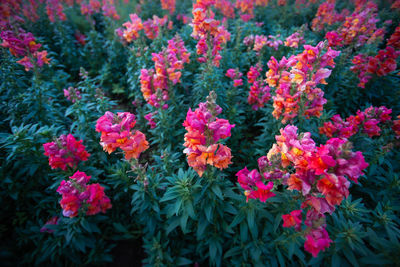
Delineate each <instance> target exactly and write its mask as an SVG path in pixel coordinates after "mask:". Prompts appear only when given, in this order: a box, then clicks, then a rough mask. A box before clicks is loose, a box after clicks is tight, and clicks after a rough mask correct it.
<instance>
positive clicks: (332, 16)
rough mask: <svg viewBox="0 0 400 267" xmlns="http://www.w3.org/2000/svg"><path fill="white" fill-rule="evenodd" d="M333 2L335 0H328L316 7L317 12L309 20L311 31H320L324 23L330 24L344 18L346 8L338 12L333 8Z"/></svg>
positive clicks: (346, 11)
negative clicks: (310, 20)
mask: <svg viewBox="0 0 400 267" xmlns="http://www.w3.org/2000/svg"><path fill="white" fill-rule="evenodd" d="M335 2H336V0H328V1H325V2H323V3H322V4H321V5H320V6H319V7H318V11H317V14H316V15H315V18H314V19H313V20H312V22H311V23H312V25H311V28H312V30H313V31H322V30H323V29H324V27H325V25H332V24H334V23H336V22H340V21H343V20H344V17H345V14H346V13H348V10H343V11H342V13H341V14H339V13H338V12H337V11H336V10H335Z"/></svg>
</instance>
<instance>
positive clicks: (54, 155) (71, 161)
mask: <svg viewBox="0 0 400 267" xmlns="http://www.w3.org/2000/svg"><path fill="white" fill-rule="evenodd" d="M82 142H83V141H82V140H80V141H77V140H76V139H75V137H74V136H73V135H72V134H68V135H61V136H60V137H59V138H57V139H55V141H53V142H49V143H45V144H43V148H44V151H45V153H44V155H45V156H48V157H49V165H50V166H51V168H52V169H56V168H60V169H62V170H64V171H65V170H66V169H67V167H71V168H76V167H77V165H78V163H79V162H80V161H86V160H87V159H88V157H89V156H90V154H89V153H88V152H87V151H86V148H85V146H84V145H83V144H82Z"/></svg>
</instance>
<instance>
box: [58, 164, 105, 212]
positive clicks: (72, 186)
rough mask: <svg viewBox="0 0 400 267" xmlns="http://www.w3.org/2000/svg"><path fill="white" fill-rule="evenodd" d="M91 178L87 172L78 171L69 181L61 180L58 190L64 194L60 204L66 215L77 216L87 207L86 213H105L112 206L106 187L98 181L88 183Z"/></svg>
mask: <svg viewBox="0 0 400 267" xmlns="http://www.w3.org/2000/svg"><path fill="white" fill-rule="evenodd" d="M90 178H91V176H87V175H86V173H84V172H80V171H77V172H75V173H74V175H72V176H70V177H69V180H68V181H65V180H63V181H62V182H61V184H60V186H59V187H58V189H57V192H58V193H59V194H60V195H62V199H61V201H60V205H61V208H62V209H63V215H64V216H65V217H70V218H72V217H76V216H77V215H78V213H79V211H80V210H81V209H86V210H83V211H84V212H85V214H86V215H95V214H97V213H99V212H103V213H105V212H106V211H107V210H108V209H110V208H111V207H112V205H111V203H110V199H109V198H108V197H107V196H106V195H105V193H104V187H102V186H101V185H99V184H97V183H96V184H90V185H88V184H87V183H88V182H89V180H90Z"/></svg>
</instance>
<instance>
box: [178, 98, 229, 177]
mask: <svg viewBox="0 0 400 267" xmlns="http://www.w3.org/2000/svg"><path fill="white" fill-rule="evenodd" d="M221 111H222V109H221V107H220V106H218V105H217V104H216V94H215V93H214V92H213V91H212V92H210V95H209V96H208V97H207V102H205V103H200V104H199V108H197V109H196V110H195V111H192V110H191V109H189V110H188V112H187V115H186V120H185V121H184V123H183V126H184V127H185V129H186V131H187V133H186V134H185V143H184V144H183V145H184V146H185V147H186V149H185V150H184V151H183V152H184V153H185V154H186V155H187V159H188V164H189V166H191V167H192V168H193V169H194V170H195V171H196V172H197V173H198V174H199V176H200V177H201V176H202V175H203V173H204V171H205V170H206V167H207V164H208V165H211V166H214V167H216V168H219V169H225V168H227V167H228V165H229V164H231V163H232V162H231V158H232V155H231V150H230V149H229V148H228V147H227V146H225V145H222V144H217V142H218V141H219V140H221V139H226V138H228V137H229V136H231V129H232V128H233V127H235V125H232V124H230V123H229V121H228V120H225V119H220V118H217V117H216V116H217V115H218V114H220V113H221Z"/></svg>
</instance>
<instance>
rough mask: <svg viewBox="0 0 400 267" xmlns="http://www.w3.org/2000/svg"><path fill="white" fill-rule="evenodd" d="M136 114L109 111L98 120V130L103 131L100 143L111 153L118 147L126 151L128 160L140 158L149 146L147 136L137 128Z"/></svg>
mask: <svg viewBox="0 0 400 267" xmlns="http://www.w3.org/2000/svg"><path fill="white" fill-rule="evenodd" d="M135 124H136V120H135V115H134V114H132V113H129V112H118V113H117V114H114V113H112V112H110V111H107V112H106V113H105V114H104V115H103V116H101V117H100V118H99V119H98V120H97V124H96V131H97V132H100V133H101V137H100V144H101V146H102V147H103V149H104V150H105V151H107V152H108V153H109V154H110V153H112V152H114V151H115V150H116V149H117V148H121V149H122V150H123V151H124V152H125V158H126V159H127V160H129V159H131V158H135V159H137V158H139V156H140V154H141V153H142V152H143V151H145V150H146V149H147V148H149V143H148V142H147V140H146V136H145V135H144V134H143V133H142V132H140V131H137V130H134V131H132V128H133V127H134V126H135Z"/></svg>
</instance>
